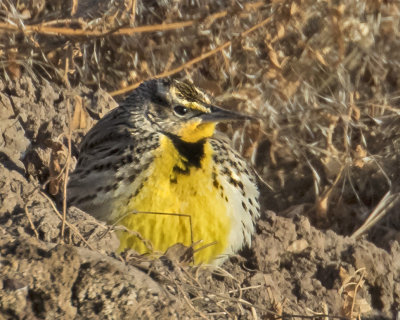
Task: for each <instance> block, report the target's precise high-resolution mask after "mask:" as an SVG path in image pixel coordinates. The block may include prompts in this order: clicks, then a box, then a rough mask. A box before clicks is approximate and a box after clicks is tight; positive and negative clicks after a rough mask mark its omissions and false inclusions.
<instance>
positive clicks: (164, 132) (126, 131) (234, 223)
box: [68, 79, 260, 264]
mask: <svg viewBox="0 0 400 320" xmlns="http://www.w3.org/2000/svg"><path fill="white" fill-rule="evenodd" d="M210 103H211V102H210V100H209V98H208V97H207V96H206V95H205V94H204V93H202V92H201V91H200V90H198V89H197V88H195V87H194V86H193V85H190V84H186V83H183V82H179V81H176V80H171V79H158V80H150V81H148V82H145V83H143V84H142V85H141V86H140V87H139V88H137V89H136V90H135V91H134V92H132V94H131V95H130V96H129V97H128V98H127V99H126V100H125V101H124V102H123V103H122V104H121V105H120V106H119V107H118V108H116V109H114V110H113V111H111V112H110V113H108V114H107V115H106V116H105V117H104V118H102V119H101V120H100V121H99V122H98V123H97V124H96V125H95V126H94V127H93V128H92V129H91V130H90V131H89V132H88V134H87V135H86V136H85V138H84V140H83V142H82V145H81V151H80V155H79V158H78V163H77V166H76V169H75V171H74V172H73V173H72V174H71V177H70V182H69V185H68V196H69V201H70V203H71V204H73V205H76V206H78V207H80V208H81V209H83V210H85V211H87V212H89V213H91V214H92V215H93V216H95V217H96V218H98V219H101V220H104V221H107V222H109V223H115V222H116V221H119V222H120V223H121V224H123V225H125V226H126V227H127V228H128V229H131V230H134V231H137V232H139V233H140V234H141V236H142V237H143V238H145V239H149V240H150V242H152V243H153V246H154V249H155V250H158V251H164V250H166V249H167V248H168V247H169V246H170V245H173V244H174V243H176V242H182V243H184V244H185V245H190V244H191V241H195V242H196V241H201V240H204V243H203V244H210V243H214V242H215V243H214V244H212V245H211V246H210V247H208V248H206V249H203V250H200V251H199V252H197V253H196V254H195V263H216V264H218V263H220V262H222V261H223V260H224V257H226V256H227V255H229V254H232V253H236V252H237V251H238V250H240V249H241V248H242V247H243V246H245V245H250V243H251V235H252V233H253V232H254V223H255V220H256V218H257V217H258V216H259V210H260V209H259V202H258V190H257V186H256V181H255V177H254V174H253V171H252V169H251V168H250V167H249V165H248V164H247V163H246V162H245V160H243V159H242V158H241V156H240V155H239V154H238V153H236V152H235V151H234V150H233V149H232V148H231V147H230V146H229V144H228V143H227V142H225V141H223V140H219V139H217V138H213V137H212V135H213V133H214V128H215V123H216V122H219V121H220V120H221V121H226V120H240V119H246V118H247V116H244V115H240V114H237V113H232V112H229V111H225V110H223V109H220V108H218V107H215V106H213V105H211V104H210ZM143 211H146V213H142V212H143ZM148 211H151V213H149V212H148ZM157 212H158V213H173V214H182V216H181V217H179V216H176V215H164V214H157ZM187 215H190V216H191V218H190V219H191V225H189V224H188V223H189V221H188V218H187ZM120 239H121V247H120V249H121V250H123V249H125V248H129V247H132V248H134V249H136V250H138V251H139V252H142V253H144V252H146V251H147V250H148V249H147V248H146V247H145V246H144V245H143V244H142V243H141V240H139V239H138V238H137V237H136V236H134V235H132V233H131V234H130V233H122V234H121V235H120Z"/></svg>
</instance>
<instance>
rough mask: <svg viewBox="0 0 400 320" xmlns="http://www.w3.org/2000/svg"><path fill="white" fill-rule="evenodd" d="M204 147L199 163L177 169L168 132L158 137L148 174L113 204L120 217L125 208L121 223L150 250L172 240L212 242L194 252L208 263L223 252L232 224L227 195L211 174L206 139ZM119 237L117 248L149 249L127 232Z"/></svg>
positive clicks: (179, 163)
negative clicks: (128, 197) (129, 195)
mask: <svg viewBox="0 0 400 320" xmlns="http://www.w3.org/2000/svg"><path fill="white" fill-rule="evenodd" d="M204 148H205V156H204V158H203V159H202V161H201V167H200V168H196V167H193V166H192V167H188V168H189V170H190V172H189V174H183V173H176V172H175V171H174V170H173V168H174V166H179V167H182V166H183V164H182V158H181V156H180V155H179V153H178V151H177V150H176V149H175V147H174V146H173V144H172V142H171V141H170V140H169V139H168V138H166V137H163V138H161V141H160V147H159V148H158V149H157V150H156V151H155V161H154V162H153V164H152V165H151V167H150V168H149V170H150V176H149V177H148V179H147V180H146V182H145V183H144V184H143V187H142V188H141V190H140V192H139V193H138V194H137V195H136V196H135V197H133V198H132V199H131V200H130V201H129V203H128V205H127V206H126V205H125V206H124V207H122V204H121V206H119V208H118V210H119V212H118V216H119V217H122V216H124V215H126V214H128V215H127V216H126V217H125V218H124V219H123V220H122V221H121V224H122V225H124V226H126V227H127V228H128V229H130V230H133V231H135V232H138V233H139V234H140V235H141V236H142V237H143V238H144V239H146V240H149V241H150V242H151V244H152V246H153V250H154V251H159V252H165V250H166V249H168V248H169V247H170V246H172V245H174V244H176V243H183V244H184V245H186V246H190V245H191V244H192V241H193V242H195V243H196V242H197V241H202V242H201V245H200V246H202V245H207V244H210V243H214V244H213V245H211V246H209V247H207V248H204V249H202V250H199V251H198V252H196V253H195V255H194V260H195V261H194V262H195V263H210V262H212V260H213V259H215V258H216V256H217V255H219V254H222V253H224V252H225V250H226V248H227V242H228V237H229V232H230V229H231V225H230V217H229V211H228V208H227V201H226V199H224V196H223V195H221V190H219V189H218V188H217V187H215V186H214V184H213V180H212V172H213V166H212V149H211V146H210V145H209V144H208V143H206V144H205V146H204ZM132 193H133V191H132ZM116 207H118V205H117V206H116ZM130 212H136V213H130ZM129 213H130V214H129ZM157 213H162V214H157ZM165 213H173V214H174V215H168V214H165ZM175 214H182V216H177V215H175ZM188 215H190V217H191V218H189V217H188ZM120 241H121V244H120V250H121V251H122V250H124V249H125V248H133V249H134V250H136V251H138V252H139V253H147V252H149V249H148V246H146V245H145V244H144V243H143V241H142V240H140V239H139V237H138V236H135V235H134V234H132V233H130V234H129V233H128V232H123V233H121V235H120Z"/></svg>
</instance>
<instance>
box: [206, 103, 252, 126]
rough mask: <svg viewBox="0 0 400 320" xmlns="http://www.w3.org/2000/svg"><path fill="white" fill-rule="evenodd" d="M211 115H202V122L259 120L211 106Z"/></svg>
mask: <svg viewBox="0 0 400 320" xmlns="http://www.w3.org/2000/svg"><path fill="white" fill-rule="evenodd" d="M210 109H211V112H210V113H204V114H202V115H201V117H200V118H201V122H202V123H209V122H226V121H240V120H242V121H243V120H256V119H257V118H255V117H253V116H250V115H247V114H243V113H239V112H235V111H230V110H225V109H222V108H220V107H216V106H211V107H210Z"/></svg>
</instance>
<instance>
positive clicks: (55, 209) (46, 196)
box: [39, 190, 96, 251]
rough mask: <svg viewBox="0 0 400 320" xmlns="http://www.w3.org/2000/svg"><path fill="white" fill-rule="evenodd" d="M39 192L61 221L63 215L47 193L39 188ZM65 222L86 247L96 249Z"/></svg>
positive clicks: (72, 226) (71, 225)
mask: <svg viewBox="0 0 400 320" xmlns="http://www.w3.org/2000/svg"><path fill="white" fill-rule="evenodd" d="M39 193H40V194H41V195H42V196H43V197H45V198H46V199H47V200H48V201H49V203H50V205H51V207H52V208H53V211H54V212H55V213H56V215H57V216H58V217H59V218H60V220H61V221H63V216H62V214H61V213H60V212H59V211H58V210H57V208H56V206H55V205H54V203H53V201H52V200H51V199H50V198H49V196H48V195H47V194H45V193H44V192H43V191H41V190H40V191H39ZM65 224H66V226H67V227H68V228H70V229H71V230H72V231H73V232H74V233H75V234H76V235H77V236H78V237H79V238H80V239H81V240H82V242H83V243H84V244H86V245H87V246H88V248H89V249H90V250H93V251H96V250H95V249H94V248H93V247H92V246H91V245H90V244H89V243H88V242H87V241H86V239H85V238H84V237H83V236H82V234H81V233H80V232H79V230H78V229H77V228H76V227H75V226H74V225H73V224H71V223H69V222H68V221H65Z"/></svg>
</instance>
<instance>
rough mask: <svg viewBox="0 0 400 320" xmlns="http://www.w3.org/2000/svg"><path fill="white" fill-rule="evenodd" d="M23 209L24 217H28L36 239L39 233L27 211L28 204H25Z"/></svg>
mask: <svg viewBox="0 0 400 320" xmlns="http://www.w3.org/2000/svg"><path fill="white" fill-rule="evenodd" d="M24 209H25V214H26V217H27V218H28V221H29V224H30V225H31V228H32V230H33V232H34V233H35V236H36V239H39V233H38V232H37V230H36V227H35V225H34V224H33V222H32V219H31V214H30V213H29V210H28V204H25V207H24Z"/></svg>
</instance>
